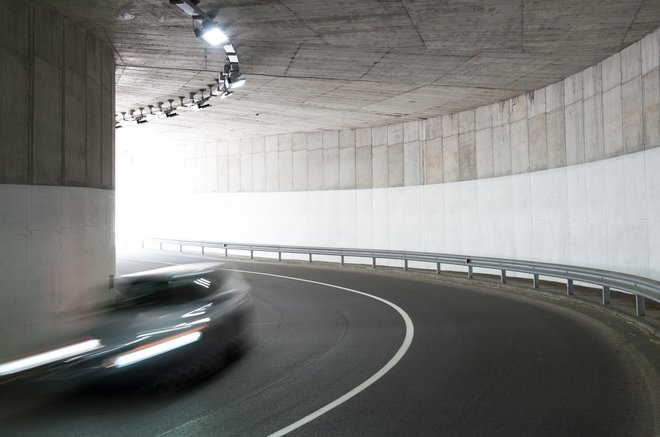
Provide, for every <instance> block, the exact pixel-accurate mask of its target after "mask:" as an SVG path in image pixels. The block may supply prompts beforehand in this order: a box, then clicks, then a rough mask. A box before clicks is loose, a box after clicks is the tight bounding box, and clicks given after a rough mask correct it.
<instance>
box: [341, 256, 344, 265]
mask: <svg viewBox="0 0 660 437" xmlns="http://www.w3.org/2000/svg"><path fill="white" fill-rule="evenodd" d="M341 265H342V266H343V265H344V255H342V256H341Z"/></svg>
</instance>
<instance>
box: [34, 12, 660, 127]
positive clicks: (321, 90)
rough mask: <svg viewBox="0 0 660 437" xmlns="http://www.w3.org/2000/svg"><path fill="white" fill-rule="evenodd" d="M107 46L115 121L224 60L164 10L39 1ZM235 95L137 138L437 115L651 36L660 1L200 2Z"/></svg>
mask: <svg viewBox="0 0 660 437" xmlns="http://www.w3.org/2000/svg"><path fill="white" fill-rule="evenodd" d="M42 2H43V3H47V4H50V5H51V6H52V7H54V8H56V9H58V10H60V11H61V12H62V13H64V14H65V15H68V16H70V17H72V18H73V19H74V20H75V21H77V22H79V23H80V24H81V25H82V26H83V27H85V28H87V29H89V30H91V31H93V32H95V33H96V34H97V35H99V36H101V37H102V38H104V39H107V40H109V41H110V42H111V44H112V46H113V47H114V49H115V51H116V62H117V70H116V84H117V87H116V90H117V97H116V103H117V111H118V112H119V111H126V110H129V109H136V108H137V107H140V106H144V107H146V106H147V105H149V104H156V103H157V102H159V101H167V99H168V98H176V96H179V95H186V96H187V95H188V92H189V91H193V90H196V89H198V88H203V87H205V86H206V85H207V84H210V83H213V80H214V78H216V77H217V73H218V72H219V71H220V70H221V69H222V67H223V65H224V62H225V55H224V51H223V50H222V48H219V49H216V48H211V47H209V46H206V45H205V44H204V43H203V42H202V41H201V40H198V39H196V38H194V36H193V34H192V31H191V20H190V18H188V17H187V16H186V15H185V14H183V13H182V12H181V11H180V10H179V8H177V7H175V6H172V5H170V4H169V2H168V1H167V0H66V1H62V0H42ZM199 6H200V7H201V8H202V9H204V10H205V11H214V12H215V13H216V14H217V19H216V21H217V22H218V23H219V24H220V25H221V26H222V28H223V29H224V30H225V33H227V34H228V35H229V37H230V39H231V40H232V42H233V43H234V46H235V47H236V49H237V51H238V55H239V59H240V60H241V70H242V71H243V72H244V74H245V75H246V77H247V79H248V83H247V85H246V86H245V87H244V88H242V89H240V90H238V91H237V92H236V93H235V94H234V96H233V97H232V98H229V99H225V100H222V101H220V100H219V99H216V100H215V101H212V104H213V106H212V107H211V108H208V109H206V110H205V111H201V112H197V113H187V114H183V115H181V116H179V117H176V118H172V119H168V120H156V121H154V122H152V123H147V124H145V125H141V126H136V127H135V128H134V129H142V130H144V133H146V132H149V133H168V134H169V135H171V136H173V138H184V137H195V138H200V136H201V137H203V138H205V139H218V138H227V137H243V136H253V135H269V134H277V133H285V132H297V131H314V130H321V129H338V128H346V127H359V126H374V125H382V124H387V123H392V122H395V121H397V120H399V121H400V120H408V119H415V118H422V117H430V116H437V115H442V114H448V113H452V112H456V111H460V110H464V109H470V108H474V107H477V106H481V105H483V104H486V103H492V102H495V101H499V100H502V99H505V98H508V97H512V96H515V95H519V94H521V93H523V92H525V91H528V90H533V89H537V88H540V87H543V86H545V85H548V84H550V83H552V82H555V81H557V80H560V79H563V78H565V77H566V76H569V75H571V74H573V73H575V72H577V71H580V70H582V69H584V68H586V67H588V66H590V65H592V64H594V63H596V62H598V61H600V60H602V59H604V58H606V57H607V56H609V55H611V54H613V53H615V52H617V51H619V50H621V49H622V48H624V47H625V46H627V45H629V44H630V43H632V42H634V41H636V40H638V39H640V38H642V37H643V36H644V35H646V34H648V33H650V32H652V31H653V30H654V29H655V28H657V27H658V26H659V25H660V0H579V1H576V0H553V1H547V0H444V1H440V0H333V1H326V0H280V1H273V0H202V1H201V3H200V4H199Z"/></svg>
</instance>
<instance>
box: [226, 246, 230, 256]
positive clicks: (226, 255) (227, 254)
mask: <svg viewBox="0 0 660 437" xmlns="http://www.w3.org/2000/svg"><path fill="white" fill-rule="evenodd" d="M225 256H226V257H227V256H229V254H228V249H227V248H226V247H225Z"/></svg>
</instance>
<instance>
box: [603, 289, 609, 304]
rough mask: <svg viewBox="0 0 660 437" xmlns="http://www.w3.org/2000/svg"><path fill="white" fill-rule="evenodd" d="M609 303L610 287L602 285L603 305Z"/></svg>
mask: <svg viewBox="0 0 660 437" xmlns="http://www.w3.org/2000/svg"><path fill="white" fill-rule="evenodd" d="M609 303H610V287H608V286H607V285H603V305H607V304H609Z"/></svg>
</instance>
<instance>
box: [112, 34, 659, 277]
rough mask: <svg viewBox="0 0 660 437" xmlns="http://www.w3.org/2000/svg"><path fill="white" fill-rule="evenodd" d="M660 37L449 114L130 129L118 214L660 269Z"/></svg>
mask: <svg viewBox="0 0 660 437" xmlns="http://www.w3.org/2000/svg"><path fill="white" fill-rule="evenodd" d="M659 40H660V31H656V32H655V33H653V34H651V35H649V36H647V37H646V38H644V39H643V40H642V41H640V42H638V43H636V44H633V45H632V46H630V47H628V48H626V49H625V50H623V51H622V52H621V53H618V54H616V55H614V56H612V57H610V58H608V59H606V60H605V61H603V62H602V63H600V64H598V65H595V66H593V67H591V68H589V69H587V70H585V71H583V72H580V73H578V74H576V75H574V76H571V77H569V78H567V79H566V80H564V81H562V82H559V83H556V84H553V85H550V86H548V87H546V88H544V89H541V90H537V91H535V92H533V93H529V94H526V95H523V96H520V97H518V98H514V99H510V100H507V101H505V102H501V103H496V104H493V105H488V106H485V107H481V108H478V109H476V110H474V111H465V112H461V113H458V114H453V115H448V116H443V117H441V118H436V119H429V120H420V121H418V122H411V123H405V124H398V125H390V126H380V127H374V128H368V129H357V130H345V131H339V132H336V131H334V132H322V133H308V134H293V135H280V136H276V137H266V138H252V139H246V140H243V141H241V142H238V143H231V142H230V143H210V144H198V145H195V146H178V145H173V146H172V145H171V146H164V145H163V144H162V143H160V142H159V143H160V144H159V145H158V146H146V145H144V144H145V143H144V142H141V143H140V144H139V145H138V143H137V142H136V143H135V145H133V146H131V145H130V143H129V142H128V141H127V142H126V144H125V146H126V147H122V152H121V156H120V157H118V159H120V162H119V163H120V167H119V168H120V169H121V171H122V174H121V175H120V178H122V179H121V180H122V182H121V183H125V184H126V186H125V187H126V189H124V190H120V194H119V197H118V227H119V228H118V229H119V230H121V233H122V236H126V237H129V236H130V234H131V233H132V234H134V235H147V236H156V237H174V238H195V239H216V240H225V241H236V242H257V243H279V244H303V245H327V246H348V247H361V248H384V249H408V250H427V251H437V252H448V253H463V254H471V255H488V256H497V257H511V258H519V259H531V260H541V261H549V262H560V263H570V264H575V265H587V266H593V267H598V268H606V269H611V270H619V271H627V272H631V273H635V274H642V275H645V276H651V277H654V278H658V279H660V272H659V271H658V268H657V267H656V266H658V265H660V253H658V252H659V251H660V220H658V217H660V179H659V176H658V174H659V173H660V172H659V171H658V169H660V148H658V147H657V146H659V145H660V125H659V123H660V121H659V113H660V111H659V105H660V74H659V69H658V50H659V49H658V47H659ZM136 131H137V130H136ZM123 134H126V135H127V136H128V135H129V132H128V131H127V132H125V133H123ZM128 139H129V138H128V137H127V140H128ZM129 188H130V190H129ZM173 192H177V193H176V194H172V193H173ZM147 193H148V194H147ZM165 193H167V194H165ZM132 220H134V221H132ZM129 222H130V223H131V225H132V226H133V227H132V228H131V229H129V228H128V227H124V224H128V223H129ZM136 224H137V226H136Z"/></svg>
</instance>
